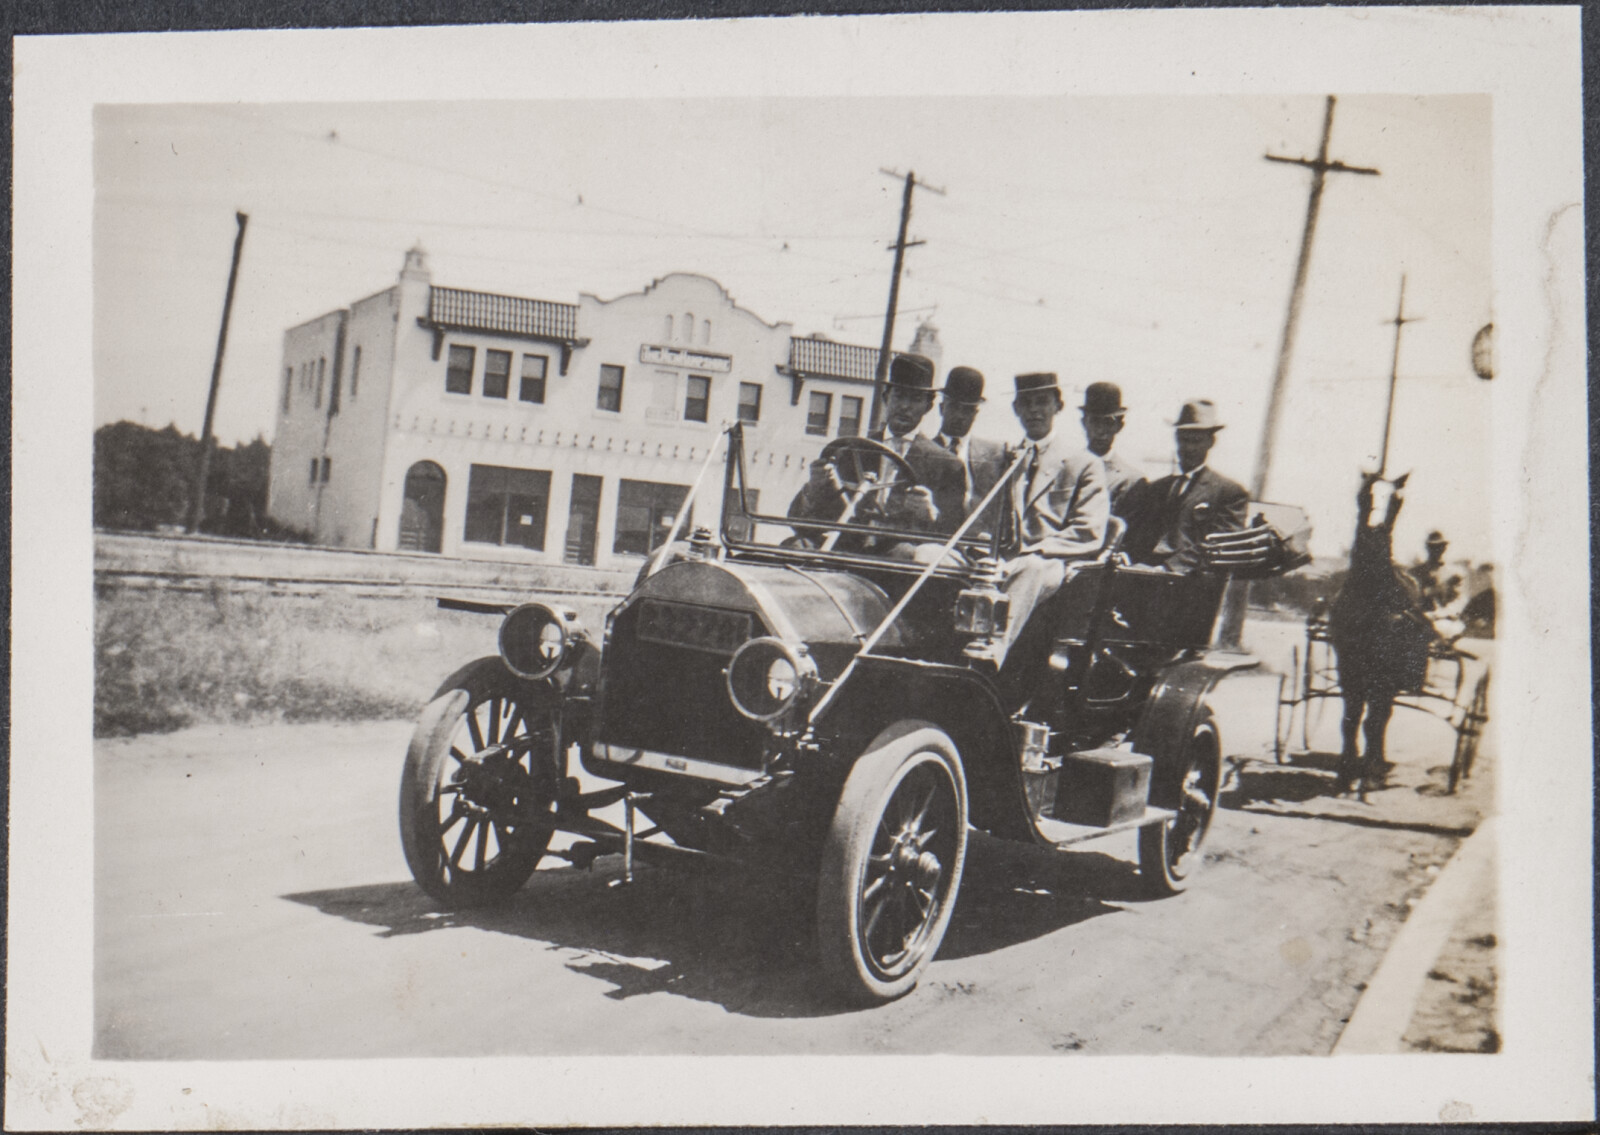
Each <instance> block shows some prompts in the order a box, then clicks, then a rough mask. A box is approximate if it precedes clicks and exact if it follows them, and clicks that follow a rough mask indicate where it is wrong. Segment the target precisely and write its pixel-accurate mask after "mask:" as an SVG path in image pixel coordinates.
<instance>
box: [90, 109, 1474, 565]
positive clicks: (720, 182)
mask: <svg viewBox="0 0 1600 1135" xmlns="http://www.w3.org/2000/svg"><path fill="white" fill-rule="evenodd" d="M1324 105H1325V103H1324V98H1323V97H1322V96H1320V95H1308V96H1303V97H1265V96H1249V97H1229V96H1212V95H1207V96H1188V97H1173V96H1136V97H1077V96H1074V97H1049V98H1021V97H961V98H948V99H939V98H916V99H895V98H881V97H872V98H845V97H825V98H822V97H811V98H781V99H779V98H743V99H686V100H678V99H615V100H604V99H591V100H551V101H538V102H513V101H493V102H488V101H485V102H430V103H397V102H381V103H350V104H337V105H335V104H311V103H273V104H259V103H257V104H208V105H170V106H162V105H105V106H101V107H99V108H97V111H96V115H95V187H96V205H95V227H94V257H95V265H94V272H95V310H94V326H95V342H94V369H95V376H94V377H95V421H96V424H103V423H106V422H112V421H117V420H120V419H124V418H127V419H132V420H135V421H140V422H144V423H146V424H149V425H153V426H164V425H166V424H167V423H169V422H172V423H175V424H176V425H177V426H178V427H179V428H180V429H182V430H185V431H188V432H191V433H198V431H199V428H200V423H201V418H202V415H203V412H204V407H205V399H206V389H207V385H208V382H209V379H210V374H211V367H212V359H213V355H214V352H215V349H216V343H217V329H218V323H219V320H220V317H221V312H222V305H223V294H224V291H225V288H226V283H227V276H228V264H229V257H230V255H231V252H232V245H233V239H234V235H235V231H236V226H235V221H234V213H235V211H236V210H239V211H243V212H245V213H248V214H249V216H250V221H249V226H248V231H247V235H246V237H245V243H244V250H243V257H242V261H241V264H240V270H239V281H238V287H237V292H236V296H235V300H234V307H233V313H232V320H231V327H230V331H229V338H228V346H227V354H226V359H225V365H224V367H223V372H222V385H221V391H220V395H219V400H218V406H217V417H216V431H217V435H218V437H219V440H221V441H222V442H223V443H224V444H226V443H229V442H233V441H237V440H248V439H249V438H252V437H255V436H256V435H258V434H263V435H266V436H267V437H268V438H269V439H270V436H271V432H272V428H273V421H274V414H273V410H274V395H275V390H276V382H277V376H278V374H279V373H280V362H279V358H280V354H281V349H282V335H283V332H284V330H285V329H286V328H289V327H292V326H294V325H296V324H298V323H300V322H303V321H304V320H307V319H309V318H312V317H314V316H317V315H320V314H323V313H324V312H327V311H331V310H334V309H337V308H340V307H343V306H346V305H348V304H349V303H351V302H352V301H354V300H356V299H359V298H361V297H363V296H366V295H369V294H371V293H373V292H376V291H379V290H381V289H383V288H385V287H388V286H389V285H391V284H392V283H393V282H394V280H395V276H396V273H397V272H398V271H399V268H400V264H401V259H402V256H403V254H404V252H405V250H406V249H407V248H409V247H411V246H412V245H413V244H416V243H418V242H420V243H421V244H422V246H423V247H424V248H425V249H426V250H427V253H428V257H429V262H430V265H431V267H432V269H433V278H434V281H435V282H436V283H438V284H443V285H448V286H453V287H463V288H472V289H479V290H485V291H500V292H508V293H511V294H515V295H522V296H529V297H534V298H539V299H548V300H557V301H561V302H568V303H572V302H576V300H577V297H578V294H579V293H580V292H586V293H590V294H593V295H597V296H599V297H601V298H604V299H610V298H613V297H615V296H617V295H621V294H625V293H629V292H636V291H639V290H640V289H642V288H643V287H645V286H646V285H648V284H649V283H650V282H651V281H652V280H653V279H656V278H658V277H660V276H663V275H666V274H668V273H670V272H677V271H684V272H698V273H703V274H705V275H708V276H711V277H712V278H714V279H716V280H717V281H718V282H719V283H721V284H722V285H723V286H724V287H725V288H726V289H727V290H728V291H729V292H730V293H731V294H732V295H733V297H734V299H735V301H736V302H738V303H739V304H740V305H741V306H743V307H745V308H747V309H749V310H751V311H753V312H755V313H756V314H757V315H759V316H761V317H762V318H764V319H766V320H768V321H769V322H778V321H785V322H791V323H793V324H794V330H795V333H796V334H807V333H810V332H822V333H824V334H826V335H828V336H829V337H831V338H835V339H840V340H843V341H847V342H854V343H860V344H865V345H871V346H876V345H877V344H878V342H879V340H880V338H881V335H882V320H883V310H884V305H885V299H886V296H887V291H888V285H889V274H890V267H891V264H892V253H891V251H890V245H891V244H892V242H893V239H894V234H895V229H896V225H897V223H898V219H899V207H900V198H901V192H902V189H903V184H904V183H903V181H900V180H897V179H896V178H894V177H891V176H888V175H886V174H885V173H883V172H881V171H882V170H885V169H887V170H891V171H894V172H896V173H898V174H901V175H903V174H904V173H905V172H906V171H907V170H914V171H915V172H916V175H917V177H918V179H919V181H923V182H926V183H927V185H928V188H925V189H919V190H918V191H917V192H916V194H915V197H914V203H913V211H912V219H911V225H910V236H911V238H912V239H913V240H920V241H922V242H924V243H922V244H920V245H918V246H916V247H914V248H912V249H910V250H909V251H908V252H907V254H906V274H905V278H904V280H903V283H902V287H901V291H900V317H899V319H898V321H897V323H896V334H895V346H896V348H898V349H904V348H905V347H907V346H908V345H909V343H910V340H911V336H912V334H913V333H914V331H915V329H916V326H917V324H918V322H919V321H921V320H923V319H931V321H932V322H933V324H934V325H935V326H936V327H937V328H938V333H939V339H940V342H941V344H942V346H943V352H944V353H943V365H944V367H945V368H948V367H950V366H953V365H957V364H966V365H970V366H975V367H977V368H978V369H979V370H981V371H983V372H984V374H985V375H986V376H987V377H988V384H989V401H988V403H987V404H986V406H985V408H984V410H983V413H982V414H981V415H980V417H979V419H978V423H977V426H976V431H975V432H977V433H980V434H984V435H987V436H992V437H997V438H1003V439H1010V438H1012V437H1013V436H1015V435H1016V434H1017V433H1018V429H1017V425H1016V422H1015V420H1014V419H1013V418H1012V416H1011V413H1010V409H1009V403H1010V399H1009V397H1008V392H1009V388H1010V382H1011V377H1012V376H1013V375H1015V374H1017V373H1020V372H1024V371H1031V370H1053V371H1055V372H1057V373H1058V374H1059V375H1060V376H1061V381H1062V385H1063V387H1064V388H1065V389H1066V390H1067V392H1068V398H1069V403H1070V404H1071V405H1074V406H1075V405H1076V404H1077V392H1079V391H1081V389H1082V387H1083V386H1084V385H1086V384H1087V383H1089V382H1092V381H1095V380H1100V379H1105V380H1110V381H1114V382H1117V383H1119V384H1120V385H1121V386H1122V388H1123V397H1124V401H1125V402H1126V403H1127V404H1128V405H1129V407H1130V413H1129V416H1128V423H1127V427H1126V429H1125V431H1124V433H1123V435H1122V437H1121V438H1120V439H1119V441H1118V446H1119V449H1120V450H1121V451H1123V452H1124V453H1125V454H1126V455H1128V456H1130V457H1132V458H1133V459H1135V460H1137V461H1139V462H1141V463H1142V464H1143V465H1144V466H1145V467H1146V468H1147V469H1148V470H1149V471H1150V472H1152V473H1156V474H1159V473H1164V472H1166V471H1168V470H1169V468H1170V462H1171V431H1170V426H1169V423H1170V422H1171V421H1172V420H1173V419H1174V418H1175V417H1176V414H1177V411H1178V408H1179V406H1180V405H1181V403H1182V402H1183V401H1184V400H1185V399H1188V398H1196V397H1208V398H1211V399H1213V400H1214V401H1216V402H1217V404H1218V405H1219V407H1220V409H1221V413H1222V417H1223V420H1224V421H1225V422H1227V423H1228V426H1227V428H1226V429H1225V430H1224V431H1223V432H1222V434H1221V435H1220V437H1219V441H1218V445H1217V447H1216V449H1215V451H1214V452H1213V454H1212V464H1213V465H1214V466H1215V467H1216V468H1218V469H1219V470H1220V471H1222V472H1224V473H1227V474H1229V475H1231V476H1233V477H1234V478H1235V479H1237V480H1240V481H1242V482H1246V483H1248V481H1249V480H1250V478H1251V475H1252V472H1253V469H1254V466H1255V461H1256V453H1257V447H1258V445H1259V443H1260V434H1261V427H1262V420H1263V416H1264V412H1265V407H1266V401H1267V392H1268V389H1269V386H1270V383H1271V378H1272V374H1273V370H1274V366H1275V363H1276V359H1277V352H1278V346H1279V341H1280V338H1281V336H1282V333H1283V325H1284V318H1285V311H1286V308H1287V301H1288V295H1289V288H1290V283H1291V281H1292V278H1293V274H1294V265H1295V259H1296V255H1297V253H1298V250H1299V244H1300V237H1301V232H1302V228H1303V225H1304V221H1305V212H1306V202H1307V191H1308V186H1309V182H1310V175H1309V173H1308V172H1307V171H1306V170H1304V169H1303V168H1300V167H1297V166H1292V165H1284V164H1281V163H1276V162H1269V161H1265V160H1263V156H1264V155H1265V154H1267V153H1273V154H1278V155H1285V156H1311V155H1313V154H1314V153H1315V151H1316V147H1317V144H1318V141H1319V138H1320V133H1321V128H1322V119H1323V113H1324ZM1490 109H1491V108H1490V100H1489V99H1488V98H1487V97H1484V96H1472V95H1465V96H1431V97H1402V96H1390V95H1383V96H1376V95H1343V96H1340V98H1339V101H1338V106H1337V111H1336V116H1335V121H1334V127H1333V139H1332V145H1331V150H1330V154H1331V156H1332V157H1333V158H1336V159H1339V160H1342V161H1344V162H1346V163H1348V164H1351V165H1357V166H1367V167H1376V168H1378V169H1379V170H1381V171H1382V172H1381V175H1380V176H1377V177H1367V176H1356V175H1350V174H1342V175H1340V174H1336V175H1330V177H1329V179H1328V185H1327V188H1326V191H1325V193H1324V196H1323V201H1322V209H1321V215H1320V220H1319V225H1318V230H1317V235H1316V243H1315V247H1314V250H1313V254H1312V261H1311V268H1310V274H1309V277H1308V281H1307V287H1306V293H1305V300H1304V307H1303V312H1302V317H1301V323H1300V330H1299V335H1298V340H1297V344H1296V348H1295V352H1294V355H1293V359H1292V361H1291V366H1290V374H1289V386H1288V393H1287V400H1286V402H1285V404H1284V409H1283V414H1282V422H1281V426H1280V432H1279V436H1278V439H1277V442H1276V447H1275V448H1276V458H1275V461H1274V464H1273V468H1272V472H1271V475H1270V479H1269V484H1268V491H1267V494H1266V495H1267V496H1268V497H1269V498H1271V499H1274V500H1281V501H1288V502H1292V503H1296V504H1299V505H1301V506H1303V507H1305V508H1306V509H1307V510H1308V511H1309V512H1310V513H1311V516H1312V519H1313V522H1314V524H1315V526H1316V535H1315V537H1314V543H1313V548H1314V550H1316V551H1317V552H1318V553H1319V554H1329V555H1332V554H1338V553H1339V552H1340V551H1341V550H1342V549H1343V548H1345V547H1346V546H1348V543H1349V538H1350V533H1351V530H1352V526H1353V523H1354V504H1353V498H1354V492H1355V488H1356V482H1357V476H1358V472H1359V470H1360V469H1361V468H1363V467H1366V468H1372V467H1375V466H1376V465H1377V455H1378V449H1379V444H1380V439H1381V435H1382V426H1383V415H1384V396H1385V392H1386V389H1387V383H1388V376H1389V371H1390V364H1391V358H1392V353H1393V349H1394V326H1393V324H1392V322H1389V321H1391V320H1392V319H1393V318H1394V315H1395V311H1396V303H1397V300H1398V295H1399V288H1400V280H1401V276H1402V274H1404V276H1405V277H1406V311H1407V314H1408V316H1409V315H1415V316H1420V317H1421V319H1420V321H1419V322H1416V323H1408V324H1407V325H1406V326H1405V329H1404V335H1403V340H1402V344H1401V352H1400V357H1399V374H1400V380H1399V385H1398V391H1397V396H1396V403H1395V420H1394V427H1393V439H1392V442H1391V452H1390V459H1389V467H1390V469H1391V470H1392V471H1394V472H1400V471H1404V470H1407V469H1409V470H1412V476H1411V480H1410V485H1409V489H1408V494H1407V497H1408V501H1407V506H1406V509H1405V511H1404V512H1403V513H1402V515H1401V518H1400V523H1399V525H1398V527H1397V531H1396V549H1397V554H1398V555H1399V556H1400V558H1402V559H1405V558H1411V556H1412V555H1414V554H1420V551H1421V544H1422V538H1423V535H1424V534H1425V533H1426V532H1427V531H1428V530H1429V529H1431V528H1440V529H1443V530H1444V531H1445V532H1446V534H1447V535H1448V536H1449V537H1450V539H1451V542H1452V548H1451V554H1452V556H1453V557H1454V556H1457V555H1459V556H1463V557H1471V558H1475V559H1483V558H1487V557H1488V555H1489V541H1488V531H1489V527H1488V517H1487V516H1486V514H1485V511H1484V501H1485V500H1486V498H1487V493H1488V486H1487V478H1488V470H1489V463H1488V460H1487V455H1488V452H1489V449H1490V444H1491V441H1490V432H1489V431H1490V429H1491V423H1490V421H1489V417H1488V407H1489V402H1488V394H1489V390H1488V387H1489V384H1488V383H1485V382H1483V381H1482V380H1480V379H1478V378H1477V377H1475V375H1474V374H1473V371H1472V367H1471V356H1470V348H1471V343H1472V339H1473V336H1474V334H1475V333H1476V332H1477V330H1478V329H1479V328H1480V327H1482V326H1483V325H1484V324H1486V323H1489V322H1491V321H1492V320H1493V319H1494V311H1493V287H1492V266H1491V264H1490V258H1489V249H1490V225H1489V219H1490V203H1491V188H1492V186H1491V178H1490V171H1491V146H1490V143H1491V138H1490V129H1489V122H1490ZM935 190H938V191H940V192H935ZM1069 423H1070V419H1069ZM929 424H930V425H933V424H934V423H933V422H932V421H931V420H930V423H929ZM1070 424H1071V425H1072V426H1073V428H1076V426H1075V423H1070Z"/></svg>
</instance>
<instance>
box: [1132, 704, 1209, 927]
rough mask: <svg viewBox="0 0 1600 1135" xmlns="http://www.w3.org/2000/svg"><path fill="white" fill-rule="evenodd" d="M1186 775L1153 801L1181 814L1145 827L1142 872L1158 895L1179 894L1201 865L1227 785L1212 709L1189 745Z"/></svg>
mask: <svg viewBox="0 0 1600 1135" xmlns="http://www.w3.org/2000/svg"><path fill="white" fill-rule="evenodd" d="M1182 755H1183V760H1182V766H1181V767H1182V769H1183V773H1182V776H1181V777H1180V778H1178V779H1177V781H1176V782H1175V783H1174V782H1173V781H1170V780H1169V781H1168V783H1167V784H1166V785H1165V786H1163V789H1162V790H1161V791H1160V792H1159V793H1158V792H1157V790H1156V789H1154V788H1153V789H1152V790H1151V799H1152V802H1153V803H1155V804H1156V805H1157V806H1159V807H1162V808H1170V809H1172V810H1173V811H1174V812H1175V813H1176V815H1174V816H1173V817H1172V818H1171V819H1170V820H1166V821H1164V822H1162V823H1159V824H1147V825H1146V826H1145V827H1142V828H1140V829H1139V874H1141V875H1142V876H1144V880H1145V885H1146V886H1147V887H1149V888H1150V890H1151V891H1153V892H1154V893H1155V894H1156V895H1175V894H1178V893H1180V892H1181V891H1183V889H1184V888H1185V887H1187V886H1188V885H1189V878H1190V876H1192V875H1193V874H1194V872H1195V870H1196V869H1197V868H1198V867H1199V866H1200V845H1201V844H1203V843H1204V842H1205V838H1206V833H1207V832H1208V831H1210V830H1211V818H1212V817H1213V816H1214V815H1216V811H1217V796H1218V791H1219V788H1220V786H1221V784H1222V745H1221V743H1220V741H1219V740H1218V738H1217V726H1216V723H1215V722H1214V721H1213V720H1212V718H1211V713H1210V711H1209V710H1204V711H1202V712H1201V716H1200V719H1199V721H1198V722H1196V723H1195V727H1194V730H1193V731H1192V732H1191V733H1190V734H1189V739H1188V741H1187V742H1186V743H1185V744H1184V746H1183V754H1182Z"/></svg>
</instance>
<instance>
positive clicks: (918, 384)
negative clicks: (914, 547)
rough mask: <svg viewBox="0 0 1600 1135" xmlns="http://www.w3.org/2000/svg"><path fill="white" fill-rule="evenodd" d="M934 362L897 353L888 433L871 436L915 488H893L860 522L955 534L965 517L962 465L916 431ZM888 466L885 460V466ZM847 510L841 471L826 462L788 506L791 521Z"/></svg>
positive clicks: (887, 394)
mask: <svg viewBox="0 0 1600 1135" xmlns="http://www.w3.org/2000/svg"><path fill="white" fill-rule="evenodd" d="M933 393H934V391H933V362H932V361H931V360H929V359H926V358H924V357H923V356H921V355H896V356H895V357H894V359H893V361H892V362H891V363H890V364H889V375H888V378H887V380H886V381H885V382H884V402H883V405H884V422H885V425H886V427H887V428H886V429H884V430H881V431H878V432H877V433H874V434H873V435H871V437H872V440H873V441H878V442H882V443H883V444H884V445H886V446H888V447H889V448H890V449H892V450H894V452H895V454H896V456H898V457H901V458H903V459H904V460H905V463H906V464H907V465H909V466H911V472H912V473H913V474H914V475H915V476H916V479H917V484H916V486H915V487H913V488H910V489H904V490H895V491H894V492H891V493H890V494H888V499H887V500H885V501H883V502H881V505H880V502H877V501H872V502H869V503H868V504H867V507H866V508H864V509H863V510H862V511H861V512H860V513H858V517H859V520H858V523H867V524H871V523H881V522H886V523H888V524H891V525H893V526H896V527H909V528H914V529H919V530H921V531H925V532H934V533H939V534H941V535H949V534H951V533H953V532H954V531H955V530H956V528H957V527H958V526H959V525H960V524H961V521H962V520H963V519H964V518H965V516H966V481H965V478H964V476H963V474H962V470H961V462H960V461H959V460H957V458H956V457H955V456H954V455H953V454H951V453H950V451H949V450H947V449H944V448H943V447H941V446H938V445H935V444H934V443H933V442H932V441H930V440H928V439H927V438H926V437H924V436H923V435H922V434H921V433H920V432H919V431H918V429H917V427H918V426H919V425H921V423H922V419H923V418H924V417H926V416H927V413H928V411H929V410H931V409H932V408H933ZM885 463H886V464H887V462H885ZM843 511H844V493H843V490H842V488H841V486H840V482H839V477H838V473H837V471H836V470H835V469H834V468H833V466H832V465H829V464H827V463H825V462H823V461H820V460H819V461H813V462H812V463H811V478H810V480H808V481H807V482H806V484H805V486H804V487H803V488H802V489H801V490H800V492H799V493H798V494H797V495H796V496H795V498H794V501H793V502H792V503H791V504H790V505H789V515H790V516H792V517H811V518H814V519H817V520H833V519H836V518H837V517H838V516H839V515H840V513H842V512H843Z"/></svg>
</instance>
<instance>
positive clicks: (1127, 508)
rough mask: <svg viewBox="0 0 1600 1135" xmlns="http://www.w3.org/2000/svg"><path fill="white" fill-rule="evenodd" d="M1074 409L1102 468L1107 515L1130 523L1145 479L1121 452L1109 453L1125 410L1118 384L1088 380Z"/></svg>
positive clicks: (1142, 473) (1126, 410)
mask: <svg viewBox="0 0 1600 1135" xmlns="http://www.w3.org/2000/svg"><path fill="white" fill-rule="evenodd" d="M1078 409H1079V411H1080V412H1081V413H1082V415H1083V434H1084V437H1086V438H1087V439H1088V441H1089V452H1090V453H1092V454H1094V455H1095V456H1096V457H1098V458H1099V459H1100V463H1101V464H1102V465H1104V466H1105V467H1106V491H1107V492H1108V493H1109V494H1110V495H1111V515H1113V516H1120V517H1122V518H1123V519H1124V520H1127V521H1128V522H1129V524H1130V525H1131V524H1132V523H1133V519H1134V518H1135V517H1136V516H1137V514H1138V511H1139V506H1140V504H1141V501H1142V497H1143V490H1144V488H1145V487H1146V485H1147V484H1148V481H1147V480H1146V478H1145V475H1144V470H1143V469H1140V468H1139V467H1138V466H1137V465H1135V464H1134V463H1133V462H1131V461H1129V460H1128V459H1127V458H1125V457H1123V456H1122V455H1121V454H1118V453H1112V452H1111V446H1112V444H1113V443H1114V442H1115V441H1116V440H1117V435H1118V434H1119V433H1121V432H1122V421H1123V416H1124V415H1126V414H1127V412H1128V408H1127V407H1126V406H1124V405H1123V404H1122V387H1120V386H1118V385H1117V384H1116V383H1114V382H1091V383H1090V384H1089V385H1088V386H1087V387H1086V388H1085V389H1084V392H1083V405H1082V406H1080V407H1078Z"/></svg>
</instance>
